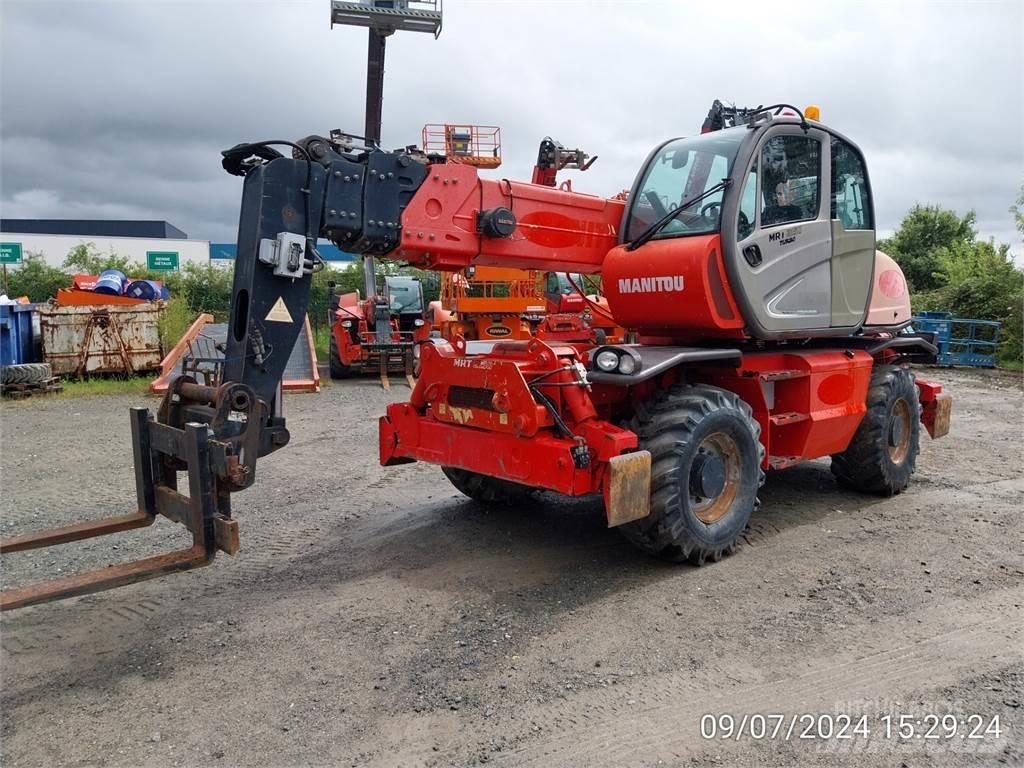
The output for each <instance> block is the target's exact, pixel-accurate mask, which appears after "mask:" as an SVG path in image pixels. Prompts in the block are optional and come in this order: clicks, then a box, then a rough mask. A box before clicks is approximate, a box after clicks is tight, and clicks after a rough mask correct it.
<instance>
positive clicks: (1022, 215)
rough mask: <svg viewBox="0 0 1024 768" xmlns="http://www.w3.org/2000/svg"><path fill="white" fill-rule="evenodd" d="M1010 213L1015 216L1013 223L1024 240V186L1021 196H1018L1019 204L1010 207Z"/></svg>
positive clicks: (1021, 187)
mask: <svg viewBox="0 0 1024 768" xmlns="http://www.w3.org/2000/svg"><path fill="white" fill-rule="evenodd" d="M1010 213H1012V214H1013V221H1014V223H1015V224H1016V225H1017V231H1018V232H1020V234H1021V237H1022V238H1024V184H1021V185H1020V194H1018V195H1017V202H1015V203H1014V204H1013V205H1011V206H1010Z"/></svg>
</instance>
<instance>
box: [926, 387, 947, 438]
mask: <svg viewBox="0 0 1024 768" xmlns="http://www.w3.org/2000/svg"><path fill="white" fill-rule="evenodd" d="M952 415H953V397H952V395H945V394H942V395H936V397H935V399H934V400H932V401H931V402H930V403H928V405H927V406H926V408H925V409H924V411H923V412H922V414H921V421H923V422H924V426H925V429H927V430H928V434H929V435H931V436H932V438H937V437H944V436H945V435H948V434H949V422H950V419H951V417H952Z"/></svg>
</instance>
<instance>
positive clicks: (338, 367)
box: [329, 328, 353, 379]
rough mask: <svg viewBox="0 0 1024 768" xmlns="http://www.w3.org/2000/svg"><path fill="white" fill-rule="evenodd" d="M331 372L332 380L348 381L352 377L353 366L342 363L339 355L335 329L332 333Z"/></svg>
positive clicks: (332, 329)
mask: <svg viewBox="0 0 1024 768" xmlns="http://www.w3.org/2000/svg"><path fill="white" fill-rule="evenodd" d="M329 335H330V337H331V339H330V371H331V378H332V379H347V378H349V377H350V376H352V373H353V371H352V366H351V365H345V364H344V363H343V362H341V355H340V354H339V353H338V340H337V339H336V338H335V337H334V328H331V332H330V334H329Z"/></svg>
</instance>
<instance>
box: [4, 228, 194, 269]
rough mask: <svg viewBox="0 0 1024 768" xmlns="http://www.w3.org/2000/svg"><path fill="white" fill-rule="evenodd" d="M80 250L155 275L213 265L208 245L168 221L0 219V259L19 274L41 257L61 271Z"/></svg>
mask: <svg viewBox="0 0 1024 768" xmlns="http://www.w3.org/2000/svg"><path fill="white" fill-rule="evenodd" d="M79 245H86V246H88V247H89V248H90V250H93V251H95V252H97V253H100V254H107V253H115V254H117V255H118V256H125V257H127V258H128V259H129V260H130V261H132V262H135V263H138V264H142V265H145V266H146V267H148V268H149V269H153V270H156V271H177V270H180V269H181V267H183V266H184V265H185V264H203V265H205V264H209V263H210V243H209V241H208V240H191V239H189V238H188V237H187V235H186V234H185V233H184V232H182V231H181V230H180V229H178V228H177V227H174V226H172V225H171V224H168V223H167V222H165V221H101V220H66V219H3V220H0V256H2V259H3V262H4V263H5V264H6V265H7V266H8V268H15V269H16V268H17V265H18V263H20V261H22V260H23V259H24V258H26V257H27V256H28V255H29V254H41V255H42V257H43V259H44V260H45V261H46V263H47V264H49V265H51V266H54V267H63V266H64V260H65V259H66V258H67V256H68V253H69V252H70V251H71V250H72V249H73V248H75V247H77V246H79Z"/></svg>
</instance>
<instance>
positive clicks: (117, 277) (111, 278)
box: [93, 269, 128, 296]
mask: <svg viewBox="0 0 1024 768" xmlns="http://www.w3.org/2000/svg"><path fill="white" fill-rule="evenodd" d="M127 279H128V278H126V277H125V276H124V272H122V271H121V270H119V269H105V270H103V271H102V272H100V279H99V280H97V281H96V287H95V288H93V291H95V292H96V293H106V294H111V295H114V296H120V295H121V294H122V293H124V284H125V281H126V280H127Z"/></svg>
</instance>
